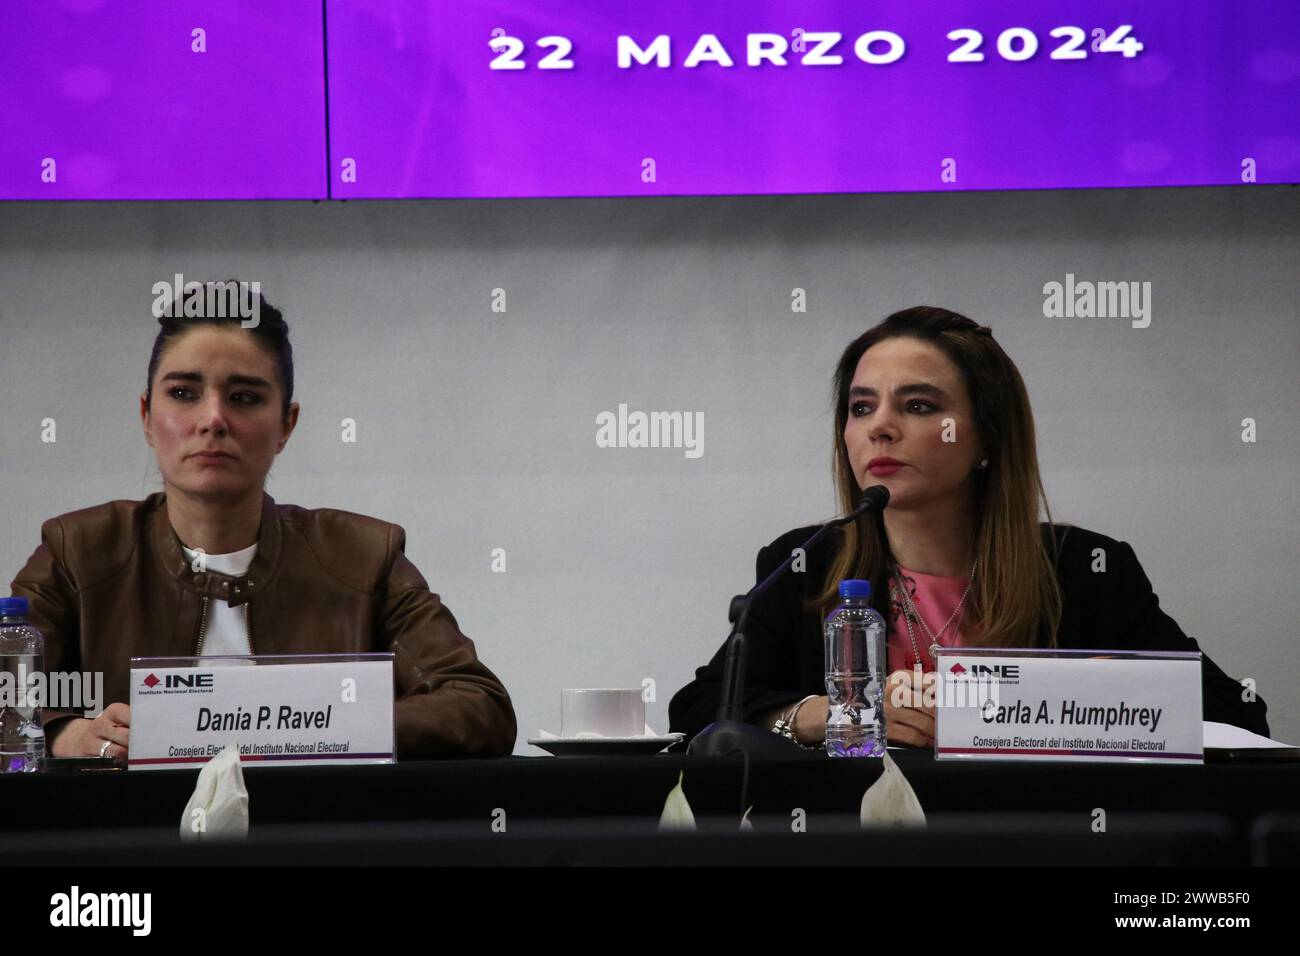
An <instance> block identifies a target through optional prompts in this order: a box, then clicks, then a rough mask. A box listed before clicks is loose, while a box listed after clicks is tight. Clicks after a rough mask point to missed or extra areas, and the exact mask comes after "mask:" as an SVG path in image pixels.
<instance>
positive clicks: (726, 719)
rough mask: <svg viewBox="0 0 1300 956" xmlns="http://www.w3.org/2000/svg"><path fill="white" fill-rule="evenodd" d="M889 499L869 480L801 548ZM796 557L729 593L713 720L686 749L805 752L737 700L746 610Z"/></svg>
mask: <svg viewBox="0 0 1300 956" xmlns="http://www.w3.org/2000/svg"><path fill="white" fill-rule="evenodd" d="M887 504H889V489H888V488H886V487H885V486H884V485H872V486H871V487H870V488H868V489H866V490H865V491H864V492H863V493H862V498H861V500H860V501H859V502H858V506H857V507H856V508H854V509H853V511H851V512H850V513H849V514H847V515H844V516H843V517H841V518H834V519H832V520H831V521H828V522H826V523H825V524H824V525H822V526H821V527H820V528H818V529H817V530H816V531H815V532H814V533H813V535H812V537H810V538H809V539H808V540H807V541H805V542H804V543H803V544H802V545H801V546H800V548H799V550H802V551H804V552H805V553H806V552H808V551H810V550H812V548H813V547H814V546H815V545H816V544H817V542H819V541H820V540H821V539H822V538H823V537H824V536H825V535H826V534H828V533H829V532H830V530H831V528H837V527H839V526H840V525H845V524H848V523H849V522H851V521H856V520H858V518H860V517H862V516H863V515H864V514H866V513H868V512H870V511H881V510H884V508H885V506H886V505H887ZM794 557H795V556H794V553H793V552H792V553H791V554H790V556H789V557H787V558H786V559H785V560H784V561H782V562H781V564H780V565H779V566H778V567H777V568H776V569H775V570H773V571H772V573H771V574H769V575H768V576H767V577H766V578H764V579H763V580H762V581H760V582H759V583H758V584H755V585H754V586H753V587H752V588H750V589H749V591H748V593H746V594H739V595H737V596H736V597H734V598H732V599H731V607H730V609H729V611H728V618H729V619H730V621H731V622H732V625H733V627H732V631H731V634H730V635H729V636H728V638H727V656H726V658H725V660H724V663H723V668H722V697H721V700H720V701H719V703H718V716H717V719H716V720H714V722H713V723H711V724H709V726H707V727H705V728H704V729H703V730H701V731H700V732H699V733H698V734H696V735H695V737H694V739H692V740H691V745H690V746H689V747H688V748H687V750H686V752H687V753H688V754H700V755H703V756H707V757H721V756H725V755H727V754H731V753H736V752H739V751H744V752H747V753H775V754H786V755H789V754H790V753H791V751H793V752H795V753H800V754H802V753H806V751H804V750H803V749H802V748H800V747H799V746H798V744H796V743H795V742H794V741H793V740H790V739H788V738H786V737H782V736H781V735H780V734H774V733H772V732H771V731H769V730H764V729H763V728H761V727H756V726H754V725H753V724H750V723H747V722H745V721H744V720H742V719H741V715H742V712H743V708H742V703H741V701H742V700H743V698H744V695H745V624H746V623H747V622H748V620H749V611H750V608H752V607H753V606H754V599H755V598H757V597H758V596H759V595H761V594H763V593H764V592H766V591H767V590H768V589H769V588H771V587H772V585H773V584H775V583H776V582H777V581H778V580H780V579H781V578H782V577H783V576H784V575H785V573H786V572H787V571H789V570H790V568H791V566H792V565H793V564H794Z"/></svg>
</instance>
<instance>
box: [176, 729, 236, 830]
mask: <svg viewBox="0 0 1300 956" xmlns="http://www.w3.org/2000/svg"><path fill="white" fill-rule="evenodd" d="M244 836H248V788H247V787H245V786H244V772H243V770H242V769H241V767H240V764H239V738H237V737H236V738H235V739H234V740H232V741H231V742H230V743H229V744H228V745H227V746H226V749H225V750H223V751H221V753H219V754H217V755H216V756H215V757H213V758H212V759H211V760H209V761H208V762H207V763H206V764H204V765H203V769H202V770H200V771H199V780H198V783H197V784H196V785H195V787H194V794H193V795H192V796H191V797H190V802H189V803H187V804H186V805H185V812H184V814H182V815H181V839H184V840H205V839H211V838H213V837H244Z"/></svg>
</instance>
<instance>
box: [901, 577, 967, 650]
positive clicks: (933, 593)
mask: <svg viewBox="0 0 1300 956" xmlns="http://www.w3.org/2000/svg"><path fill="white" fill-rule="evenodd" d="M901 570H902V573H903V582H904V583H905V584H906V585H907V593H908V594H909V595H911V597H912V603H913V604H914V605H915V606H916V611H917V613H918V614H920V615H921V617H923V618H924V619H925V623H926V624H927V625H929V627H930V630H931V631H933V632H934V633H935V634H937V635H938V636H939V644H940V645H942V646H943V647H954V646H957V645H959V644H961V636H960V630H959V629H960V627H961V625H962V621H963V619H964V618H965V617H966V612H967V610H969V608H970V602H971V598H970V597H969V596H968V597H967V598H966V604H964V605H963V606H962V609H961V612H960V613H959V614H958V615H957V616H956V617H955V618H953V621H952V623H951V624H949V625H948V628H947V630H945V631H943V632H942V633H940V631H939V629H940V628H942V627H943V626H944V624H945V623H947V621H948V618H950V617H952V613H953V610H954V609H955V608H956V607H957V602H958V601H960V600H961V596H962V594H963V593H964V592H965V590H966V586H967V585H968V584H969V583H970V578H969V577H968V576H967V575H964V574H963V575H960V576H959V577H955V578H948V577H941V576H939V575H937V574H922V573H921V572H919V571H913V570H911V569H910V568H902V569H901ZM895 587H897V585H896V584H895V583H894V579H893V578H892V577H891V578H890V588H891V591H890V598H889V621H888V624H889V632H888V642H889V652H888V655H887V657H888V660H889V672H890V673H891V674H892V673H893V672H894V671H897V670H911V669H912V668H913V667H914V666H915V662H916V655H915V654H914V653H913V651H912V641H911V640H910V639H909V638H908V636H907V622H906V621H904V620H903V611H904V607H905V605H904V603H903V601H902V599H901V598H900V597H899V596H898V595H897V594H895V593H894V591H893V588H895ZM912 636H913V637H914V638H915V639H916V650H917V651H918V652H920V655H921V667H922V670H926V671H932V670H934V659H933V658H931V657H930V644H931V643H932V641H931V639H930V635H929V634H927V633H926V632H925V629H924V628H922V627H921V624H920V622H918V621H915V620H913V621H912Z"/></svg>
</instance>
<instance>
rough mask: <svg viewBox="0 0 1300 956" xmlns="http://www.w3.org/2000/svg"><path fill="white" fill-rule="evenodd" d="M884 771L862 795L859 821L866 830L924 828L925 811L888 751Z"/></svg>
mask: <svg viewBox="0 0 1300 956" xmlns="http://www.w3.org/2000/svg"><path fill="white" fill-rule="evenodd" d="M883 759H884V772H883V773H881V775H880V777H879V779H877V780H876V782H875V783H873V784H872V785H871V786H869V787H867V792H866V793H864V794H863V795H862V809H861V811H860V813H859V819H860V820H861V821H862V825H863V826H864V827H891V826H893V827H898V826H902V827H908V826H918V827H923V826H925V811H924V810H922V809H921V801H920V800H918V799H917V798H916V791H915V790H913V789H912V785H911V784H910V783H908V782H907V777H905V776H904V775H903V771H901V770H899V769H898V764H896V763H894V758H893V757H891V756H889V752H888V751H886V752H885V756H884V758H883Z"/></svg>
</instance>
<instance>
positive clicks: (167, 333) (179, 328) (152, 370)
mask: <svg viewBox="0 0 1300 956" xmlns="http://www.w3.org/2000/svg"><path fill="white" fill-rule="evenodd" d="M223 285H224V286H225V287H227V288H234V289H238V290H240V292H239V293H237V294H239V295H240V296H241V298H243V297H244V293H243V290H244V289H245V288H247V287H248V286H247V283H239V282H238V281H237V280H235V279H227V280H225V282H224V283H212V282H205V283H202V284H201V286H200V287H199V288H190V289H189V291H187V292H186V293H184V294H183V295H182V296H181V298H180V299H179V300H173V302H172V306H171V308H170V309H168V310H167V311H168V312H171V313H172V314H171V315H168V314H167V313H166V312H164V313H163V314H162V315H160V316H158V324H159V325H160V326H162V328H161V329H159V331H158V337H157V338H155V339H154V342H153V352H152V353H150V355H149V380H148V383H147V384H146V386H145V402H146V403H147V404H148V405H149V406H150V408H152V407H153V377H154V375H155V374H157V372H158V365H159V363H160V362H161V361H162V356H163V352H165V351H166V350H167V346H168V344H169V343H170V342H171V341H172V340H173V339H177V338H179V337H180V336H182V335H184V334H185V333H186V332H188V331H190V330H191V329H194V328H197V327H198V326H200V325H217V326H222V325H232V326H234V327H235V328H242V327H243V326H242V323H243V322H244V318H243V317H241V315H240V314H239V312H238V310H237V309H217V310H210V309H207V308H206V305H207V304H208V303H209V302H210V301H211V295H210V294H208V293H209V292H210V289H211V287H213V286H216V287H218V288H220V287H221V286H223ZM205 295H206V296H207V297H206V298H205ZM257 298H258V313H257V317H258V322H257V325H254V326H250V327H248V328H246V329H245V331H247V332H248V333H249V334H250V335H255V336H257V337H258V338H259V339H260V340H261V342H262V345H263V347H265V348H266V349H267V350H268V351H269V352H270V353H271V355H272V356H273V357H274V358H275V364H276V368H277V369H278V370H279V373H280V385H281V387H282V388H283V390H284V403H283V408H282V410H281V413H282V414H283V415H285V416H288V414H289V403H290V402H291V401H292V400H293V346H292V345H290V344H289V326H288V325H287V324H286V323H285V321H284V315H283V314H282V313H281V312H280V310H279V309H277V308H276V307H275V306H273V305H271V303H269V302H267V301H266V297H265V296H263V295H262V293H261V292H260V291H259V292H258V293H257ZM196 299H197V300H198V301H195V300H196ZM245 301H247V299H245ZM187 307H188V308H187ZM187 311H189V312H191V313H194V314H190V315H186V314H185V313H186V312H187ZM211 311H215V312H218V313H220V314H215V315H209V314H208V313H209V312H211Z"/></svg>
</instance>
